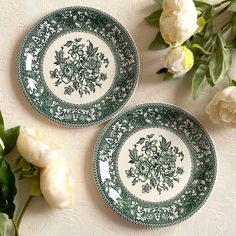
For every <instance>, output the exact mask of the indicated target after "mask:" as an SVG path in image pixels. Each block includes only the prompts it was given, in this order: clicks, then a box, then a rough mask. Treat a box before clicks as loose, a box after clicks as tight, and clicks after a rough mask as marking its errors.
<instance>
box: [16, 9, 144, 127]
mask: <svg viewBox="0 0 236 236" xmlns="http://www.w3.org/2000/svg"><path fill="white" fill-rule="evenodd" d="M73 9H87V10H92V11H95V12H97V13H99V14H103V15H105V16H106V17H108V18H109V19H111V20H112V21H113V22H115V23H116V24H118V25H119V26H120V27H121V28H122V30H123V31H124V32H125V33H126V34H127V36H128V37H129V38H130V41H131V44H132V45H133V48H134V49H135V50H134V53H135V55H136V58H137V61H136V63H137V66H136V67H137V68H136V70H135V77H136V79H135V84H133V86H132V87H133V88H132V92H131V93H129V94H128V96H127V98H126V100H125V102H124V103H123V104H122V106H120V107H119V108H118V109H117V110H116V111H115V112H113V113H112V114H110V115H108V116H106V117H104V118H103V119H101V120H99V121H93V122H91V123H85V124H78V123H76V124H75V123H74V124H71V123H67V122H64V121H61V120H56V119H55V118H54V117H50V116H48V115H46V114H45V113H43V112H42V111H41V110H40V109H39V108H38V107H37V106H35V105H34V104H33V101H32V100H31V99H30V97H29V96H28V94H27V91H26V89H25V87H24V86H23V82H22V81H23V77H22V72H21V56H22V53H23V50H24V47H25V43H26V41H27V39H28V37H29V36H30V35H31V33H32V32H33V30H35V28H36V27H37V26H38V25H39V24H40V23H42V22H43V21H45V20H46V19H47V18H48V17H51V16H52V15H54V14H55V13H57V12H61V11H65V10H73ZM140 64H141V62H140V55H139V50H138V47H137V44H136V42H135V40H134V37H133V36H132V35H131V33H130V32H129V31H128V29H127V28H126V27H125V26H124V24H123V23H121V22H120V21H119V20H117V19H116V18H115V17H113V16H112V15H110V14H109V13H107V12H104V11H102V10H100V9H97V8H94V7H90V6H84V5H83V6H68V7H63V8H58V9H56V10H53V11H51V12H49V13H48V14H45V15H44V16H43V17H41V18H40V19H38V20H36V22H35V23H34V24H33V25H32V26H31V27H30V28H29V30H28V31H27V33H26V34H25V36H24V38H23V40H22V41H21V44H20V47H19V49H18V55H17V74H18V83H19V84H20V88H21V92H22V93H23V95H24V97H25V98H26V100H27V101H28V102H29V103H30V105H31V107H33V108H34V109H35V110H36V111H37V112H38V113H39V114H40V115H42V116H43V117H44V118H46V119H47V120H49V121H51V122H53V123H54V124H57V125H61V126H63V127H66V128H81V127H91V126H96V125H100V124H103V123H105V122H107V121H109V120H111V119H112V118H114V117H116V115H118V114H119V113H120V112H122V111H123V110H124V109H125V107H126V106H127V104H128V103H129V101H130V100H131V98H132V97H133V96H134V93H135V91H136V89H137V87H138V84H139V80H140ZM85 105H86V104H85Z"/></svg>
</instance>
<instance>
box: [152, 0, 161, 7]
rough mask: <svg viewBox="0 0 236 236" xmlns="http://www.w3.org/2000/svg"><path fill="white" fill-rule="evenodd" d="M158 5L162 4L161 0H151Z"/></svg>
mask: <svg viewBox="0 0 236 236" xmlns="http://www.w3.org/2000/svg"><path fill="white" fill-rule="evenodd" d="M153 1H154V2H155V3H157V4H158V5H160V6H162V3H163V0H153Z"/></svg>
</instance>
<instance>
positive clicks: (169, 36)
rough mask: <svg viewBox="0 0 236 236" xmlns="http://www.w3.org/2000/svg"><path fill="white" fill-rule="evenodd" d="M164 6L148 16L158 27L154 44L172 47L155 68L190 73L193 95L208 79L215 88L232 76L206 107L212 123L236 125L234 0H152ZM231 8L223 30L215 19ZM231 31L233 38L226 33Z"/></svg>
mask: <svg viewBox="0 0 236 236" xmlns="http://www.w3.org/2000/svg"><path fill="white" fill-rule="evenodd" d="M154 1H155V2H156V3H157V4H158V5H159V7H160V9H158V10H156V11H155V12H153V13H152V14H151V15H149V16H148V17H146V18H145V21H146V22H147V23H148V24H149V25H151V26H154V27H157V28H159V31H158V33H157V35H156V37H155V39H154V40H153V41H152V43H151V44H150V47H149V48H150V49H152V50H161V49H165V48H168V52H167V55H166V59H165V60H164V63H163V68H161V69H160V70H159V71H158V72H157V73H158V74H159V73H163V74H164V80H171V79H175V78H183V77H185V76H186V75H188V77H190V76H191V77H192V97H193V99H194V100H195V99H197V98H198V97H199V95H200V93H201V91H202V89H203V88H204V85H205V84H206V83H208V84H209V85H210V86H211V87H214V86H215V85H216V84H218V83H220V82H221V81H223V80H225V79H228V80H229V88H226V89H225V90H223V91H220V92H218V93H217V94H216V95H215V96H214V98H213V99H212V101H211V102H210V104H209V105H208V106H207V109H206V112H207V113H208V114H209V116H210V118H211V120H212V121H213V122H214V123H224V124H226V125H227V126H229V127H234V128H236V82H235V81H234V80H232V79H231V78H230V77H229V75H228V71H229V69H230V66H231V60H232V58H231V57H232V56H231V49H232V48H236V0H224V1H221V2H220V3H216V4H211V3H209V2H207V1H204V0H194V1H193V0H154ZM225 12H228V13H229V14H231V17H230V19H229V21H228V22H225V24H223V25H222V26H221V27H219V29H217V30H215V29H214V27H213V23H214V21H215V20H216V18H218V17H220V16H221V15H222V14H223V13H225ZM230 30H231V36H232V37H231V38H232V39H231V40H229V42H226V40H225V34H226V32H227V33H228V32H229V31H230Z"/></svg>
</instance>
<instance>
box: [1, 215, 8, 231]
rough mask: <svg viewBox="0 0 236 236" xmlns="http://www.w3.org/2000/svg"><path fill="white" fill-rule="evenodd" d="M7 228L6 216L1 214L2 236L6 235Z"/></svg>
mask: <svg viewBox="0 0 236 236" xmlns="http://www.w3.org/2000/svg"><path fill="white" fill-rule="evenodd" d="M6 226H7V218H6V217H5V215H4V214H2V213H0V236H5V235H6Z"/></svg>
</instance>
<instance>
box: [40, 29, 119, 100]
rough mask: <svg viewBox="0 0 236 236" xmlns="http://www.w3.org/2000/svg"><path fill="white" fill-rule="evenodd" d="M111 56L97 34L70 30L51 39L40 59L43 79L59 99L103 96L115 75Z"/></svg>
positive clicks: (91, 98)
mask: <svg viewBox="0 0 236 236" xmlns="http://www.w3.org/2000/svg"><path fill="white" fill-rule="evenodd" d="M115 69H116V66H115V58H114V56H113V53H112V51H111V49H110V48H109V46H108V45H107V44H106V43H105V42H104V41H103V40H101V39H100V38H99V37H97V36H95V35H93V34H90V33H85V32H72V33H67V34H65V35H63V36H60V37H59V38H57V39H56V40H54V41H53V42H52V43H51V45H50V46H49V47H48V49H47V50H46V53H45V56H44V60H43V76H44V80H45V82H46V84H47V86H48V87H49V89H50V90H51V92H52V93H53V94H55V95H56V96H57V97H59V98H60V99H62V100H63V101H66V102H69V103H73V104H86V103H90V102H93V101H95V100H97V99H98V98H100V97H101V96H103V95H104V94H105V93H106V92H107V91H108V90H109V88H110V87H111V85H112V83H113V81H114V77H115Z"/></svg>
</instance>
